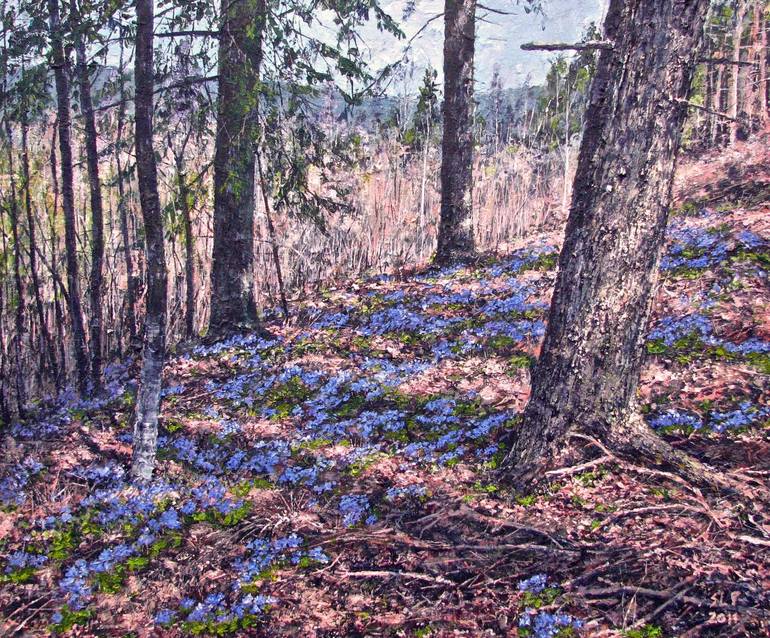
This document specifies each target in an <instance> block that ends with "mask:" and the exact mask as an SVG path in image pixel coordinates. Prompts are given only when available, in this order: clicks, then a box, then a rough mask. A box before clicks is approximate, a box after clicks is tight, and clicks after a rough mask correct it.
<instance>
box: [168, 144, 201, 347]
mask: <svg viewBox="0 0 770 638" xmlns="http://www.w3.org/2000/svg"><path fill="white" fill-rule="evenodd" d="M186 145H187V144H186V140H185V144H184V145H183V147H182V150H181V151H179V152H176V151H175V152H174V161H175V163H176V179H177V189H178V193H177V196H178V197H179V207H180V212H181V214H182V233H183V235H184V254H185V261H184V273H185V310H184V325H185V337H186V338H187V339H192V338H193V335H194V334H195V243H194V241H193V234H192V217H191V211H190V189H189V186H188V184H187V173H186V172H185V167H184V147H185V146H186ZM169 146H171V140H170V139H169Z"/></svg>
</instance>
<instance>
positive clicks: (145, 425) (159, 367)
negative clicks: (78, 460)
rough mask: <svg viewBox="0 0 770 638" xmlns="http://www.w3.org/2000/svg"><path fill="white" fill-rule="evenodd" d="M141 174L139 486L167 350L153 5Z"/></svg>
mask: <svg viewBox="0 0 770 638" xmlns="http://www.w3.org/2000/svg"><path fill="white" fill-rule="evenodd" d="M136 16H137V30H136V60H135V63H136V66H135V71H134V78H135V84H136V89H135V91H136V97H135V113H136V115H135V118H136V171H137V176H138V181H139V200H140V203H141V206H142V217H143V219H144V235H145V251H146V256H147V297H146V300H147V301H146V311H145V320H144V348H143V353H142V372H141V377H140V380H139V392H138V394H137V399H136V422H135V424H134V454H133V463H132V467H131V476H132V477H133V478H134V480H136V481H138V482H147V481H149V480H150V479H151V478H152V471H153V468H154V466H155V450H156V444H157V439H158V413H159V411H160V389H161V381H162V373H163V358H164V355H165V349H166V302H167V300H166V295H167V293H166V285H167V277H168V275H167V272H166V256H165V249H164V245H163V218H162V216H161V209H160V199H159V197H158V175H157V166H156V164H155V152H154V150H153V139H152V135H153V131H152V107H153V103H152V94H153V48H152V47H153V31H152V29H153V0H137V2H136Z"/></svg>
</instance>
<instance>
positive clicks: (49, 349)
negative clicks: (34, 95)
mask: <svg viewBox="0 0 770 638" xmlns="http://www.w3.org/2000/svg"><path fill="white" fill-rule="evenodd" d="M28 131H29V122H28V121H27V114H26V110H23V111H22V114H21V169H22V178H23V179H24V208H25V212H26V214H27V237H28V239H29V274H30V276H31V278H32V293H33V295H34V298H35V310H36V312H37V321H38V323H39V324H40V337H41V341H42V344H41V345H42V348H41V352H42V353H43V356H44V357H46V359H47V361H48V369H49V374H50V376H49V378H50V379H53V380H54V381H55V380H56V379H58V378H59V366H58V364H57V362H56V352H55V350H54V347H53V342H52V341H51V332H50V331H49V330H48V321H47V320H46V316H45V309H44V307H43V298H42V293H41V288H40V276H39V274H38V270H37V250H38V246H37V238H36V234H35V218H34V212H33V210H32V193H31V184H30V168H29V144H28V142H27V137H28V135H27V133H28Z"/></svg>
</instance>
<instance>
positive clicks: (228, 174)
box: [209, 0, 265, 335]
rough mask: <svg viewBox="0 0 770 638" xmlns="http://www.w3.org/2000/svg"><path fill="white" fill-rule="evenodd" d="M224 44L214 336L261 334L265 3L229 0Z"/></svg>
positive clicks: (221, 53)
mask: <svg viewBox="0 0 770 638" xmlns="http://www.w3.org/2000/svg"><path fill="white" fill-rule="evenodd" d="M222 15H223V17H222V27H221V30H220V31H221V33H220V38H219V94H218V114H217V134H216V149H215V155H214V248H213V254H212V260H213V261H212V269H211V317H210V319H209V333H210V334H212V335H217V334H224V333H228V332H233V331H238V330H242V329H248V328H250V327H256V326H257V325H258V324H257V309H256V303H255V300H254V273H253V270H254V152H255V145H256V141H257V133H258V123H257V113H258V107H259V70H260V66H261V64H262V36H263V31H264V26H265V5H264V0H225V5H224V7H223V9H222Z"/></svg>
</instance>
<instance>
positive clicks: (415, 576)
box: [336, 570, 455, 586]
mask: <svg viewBox="0 0 770 638" xmlns="http://www.w3.org/2000/svg"><path fill="white" fill-rule="evenodd" d="M336 575H337V576H340V577H341V578H387V579H390V578H411V579H412V580H422V581H427V582H430V583H440V584H442V585H452V586H454V584H455V583H453V582H452V581H451V580H449V579H447V578H444V577H443V576H429V575H428V574H420V573H417V572H391V571H381V570H377V571H374V570H365V571H360V572H337V574H336Z"/></svg>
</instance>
